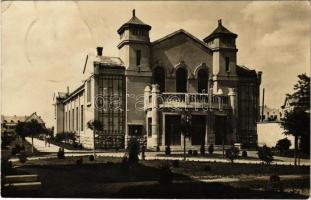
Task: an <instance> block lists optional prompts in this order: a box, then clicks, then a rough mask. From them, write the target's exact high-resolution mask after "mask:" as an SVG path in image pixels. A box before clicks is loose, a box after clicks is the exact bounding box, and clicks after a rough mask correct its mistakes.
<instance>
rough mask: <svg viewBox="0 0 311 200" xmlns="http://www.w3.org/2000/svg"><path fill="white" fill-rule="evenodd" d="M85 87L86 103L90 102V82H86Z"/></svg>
mask: <svg viewBox="0 0 311 200" xmlns="http://www.w3.org/2000/svg"><path fill="white" fill-rule="evenodd" d="M86 87H87V102H90V101H91V80H88V81H87V83H86Z"/></svg>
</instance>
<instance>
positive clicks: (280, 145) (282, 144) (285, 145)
mask: <svg viewBox="0 0 311 200" xmlns="http://www.w3.org/2000/svg"><path fill="white" fill-rule="evenodd" d="M291 145H292V144H291V142H290V140H289V139H287V138H284V139H281V140H279V141H278V142H277V143H276V146H275V147H276V148H277V149H278V150H279V151H280V153H281V154H284V153H286V152H287V151H288V150H289V147H290V146H291Z"/></svg>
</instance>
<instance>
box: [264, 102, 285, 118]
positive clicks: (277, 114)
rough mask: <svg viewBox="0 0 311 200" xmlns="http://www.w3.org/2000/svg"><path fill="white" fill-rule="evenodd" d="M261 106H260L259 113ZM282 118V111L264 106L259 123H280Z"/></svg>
mask: <svg viewBox="0 0 311 200" xmlns="http://www.w3.org/2000/svg"><path fill="white" fill-rule="evenodd" d="M261 110H262V106H260V111H261ZM282 117H283V111H282V110H280V109H277V108H270V107H268V106H267V105H264V108H263V114H262V113H261V114H260V119H261V122H280V121H281V119H282Z"/></svg>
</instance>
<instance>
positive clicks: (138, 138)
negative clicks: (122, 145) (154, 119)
mask: <svg viewBox="0 0 311 200" xmlns="http://www.w3.org/2000/svg"><path fill="white" fill-rule="evenodd" d="M131 140H136V141H137V142H138V143H139V144H140V146H141V147H142V146H146V145H147V136H145V135H143V136H128V137H127V139H126V141H127V144H129V143H130V142H131Z"/></svg>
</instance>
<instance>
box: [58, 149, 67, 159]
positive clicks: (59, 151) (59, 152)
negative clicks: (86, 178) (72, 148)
mask: <svg viewBox="0 0 311 200" xmlns="http://www.w3.org/2000/svg"><path fill="white" fill-rule="evenodd" d="M57 158H59V159H64V158H65V150H64V148H62V147H60V148H59V149H58V152H57Z"/></svg>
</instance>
